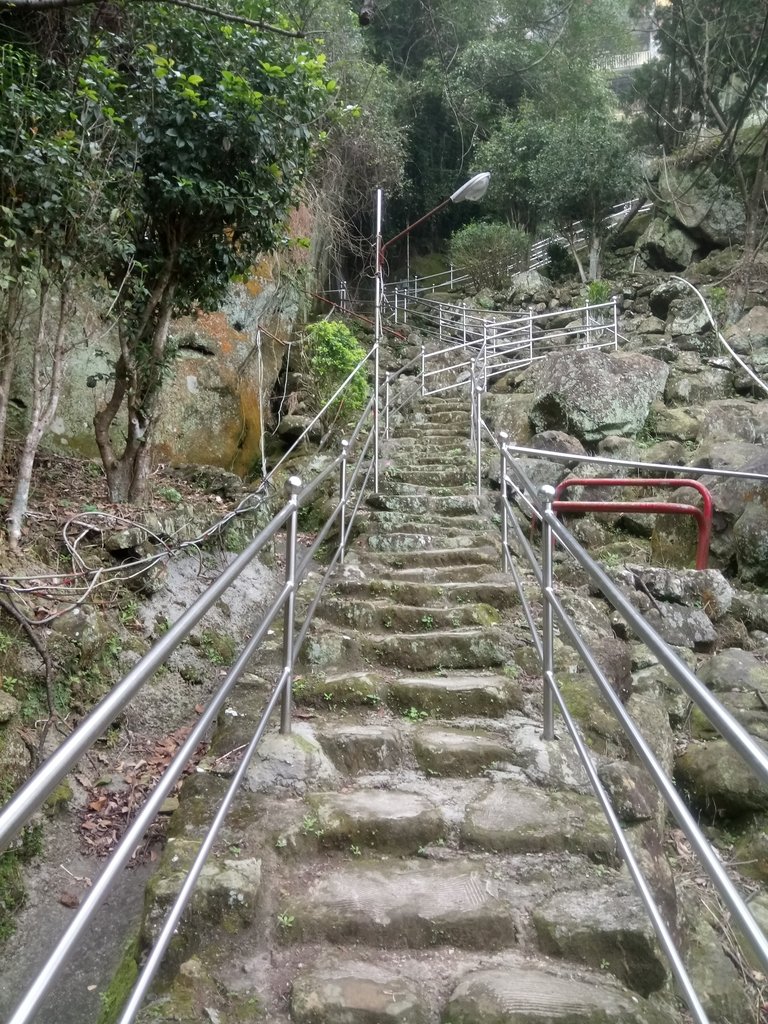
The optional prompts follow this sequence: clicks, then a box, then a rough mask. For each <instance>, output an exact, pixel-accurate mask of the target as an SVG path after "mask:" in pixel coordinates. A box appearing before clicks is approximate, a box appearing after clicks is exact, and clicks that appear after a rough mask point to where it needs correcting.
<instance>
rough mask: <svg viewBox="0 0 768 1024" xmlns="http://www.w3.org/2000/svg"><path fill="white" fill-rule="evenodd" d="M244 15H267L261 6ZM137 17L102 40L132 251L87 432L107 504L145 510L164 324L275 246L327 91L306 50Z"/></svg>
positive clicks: (158, 14) (122, 263)
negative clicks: (114, 343) (120, 435)
mask: <svg viewBox="0 0 768 1024" xmlns="http://www.w3.org/2000/svg"><path fill="white" fill-rule="evenodd" d="M248 10H249V12H250V14H251V15H252V16H256V15H257V14H263V15H264V16H265V17H266V15H267V14H268V13H271V12H268V10H267V8H266V6H264V5H262V4H260V3H256V2H252V3H249V4H248ZM132 13H133V16H134V20H133V21H132V22H131V23H130V25H129V26H128V27H127V28H128V30H127V31H124V33H123V35H122V36H120V37H116V36H111V37H109V36H104V37H103V45H104V48H105V52H106V56H105V59H107V60H109V62H110V67H111V68H112V69H113V73H114V75H115V77H114V79H112V80H111V81H110V82H109V83H107V84H108V89H109V92H110V96H111V98H112V101H113V104H114V106H115V108H116V109H118V110H119V116H120V118H121V119H122V124H123V132H122V139H121V149H120V152H119V153H118V154H117V157H116V159H119V160H120V161H122V163H123V165H124V166H125V167H126V168H127V169H128V170H129V171H130V173H131V174H132V175H133V177H134V179H135V181H136V189H135V192H134V193H133V196H132V202H131V204H130V206H129V207H128V208H124V209H122V210H121V213H120V220H121V221H123V220H127V222H128V223H129V224H130V249H129V250H128V251H127V252H126V253H125V254H123V255H122V256H121V257H120V258H117V259H113V260H112V262H111V265H110V266H109V268H108V271H107V276H108V280H109V283H110V285H111V287H112V289H113V294H114V299H113V304H114V309H115V313H116V316H117V318H118V339H119V348H120V354H119V357H118V359H117V362H116V364H115V369H114V380H113V382H112V387H111V393H110V394H109V395H108V397H107V398H106V401H105V402H104V403H103V404H102V405H101V407H100V408H99V410H98V412H97V413H96V416H95V418H94V425H95V429H96V440H97V443H98V446H99V450H100V452H101V456H102V461H103V463H104V468H105V471H106V475H107V481H108V485H109V490H110V495H111V497H112V500H117V501H126V500H127V501H133V502H141V501H143V500H144V499H145V496H146V486H147V479H148V473H149V468H150V442H151V436H152V427H153V424H154V422H155V420H156V417H157V412H158V400H159V396H160V391H161V387H162V382H163V378H164V376H165V375H166V374H167V372H168V366H169V362H170V360H171V359H172V356H173V353H172V352H171V351H170V350H169V347H168V329H169V325H170V322H171V319H172V317H173V316H176V315H179V314H181V313H185V312H190V311H192V310H193V309H195V308H200V307H202V308H206V309H210V308H213V307H215V306H216V305H217V303H218V302H219V301H220V300H221V298H222V297H223V294H224V292H225V289H226V287H227V285H228V282H229V281H230V280H231V279H232V278H233V277H234V276H236V275H242V274H244V273H245V272H246V271H247V270H248V268H249V266H250V265H251V264H252V263H253V262H254V261H255V259H256V258H257V256H258V255H259V254H260V253H263V252H265V251H268V250H270V249H272V248H274V247H275V246H276V245H277V244H279V242H280V239H281V237H282V231H283V222H284V219H285V216H286V213H287V210H288V208H289V206H290V204H291V200H292V195H293V190H294V188H295V186H296V185H297V184H298V182H299V181H300V180H301V178H302V175H303V173H304V170H305V168H306V165H307V162H308V159H309V156H310V149H311V142H312V127H311V126H312V123H313V121H314V120H315V119H316V118H317V117H318V115H319V114H320V113H321V112H322V110H323V109H324V108H325V107H327V106H328V105H329V104H330V103H331V96H330V93H331V92H332V91H333V88H334V86H333V83H332V82H328V83H326V81H325V79H324V78H323V58H322V56H317V55H316V54H315V53H314V52H313V50H312V48H311V47H309V46H308V45H306V44H304V43H302V42H295V41H293V40H289V39H287V38H281V37H278V38H272V39H270V40H267V39H265V38H264V36H263V35H262V34H260V33H258V32H257V31H256V30H254V29H253V28H250V27H248V26H242V25H232V24H217V25H212V24H211V23H210V22H208V21H206V20H205V19H204V18H202V17H201V16H199V15H197V14H193V13H189V14H187V13H181V12H179V11H178V10H176V9H175V8H162V7H157V8H155V7H148V8H137V9H136V11H132ZM127 41H130V53H129V54H126V52H125V47H126V43H127ZM104 84H105V83H104V82H102V85H104ZM119 415H123V416H124V417H125V420H126V423H125V437H124V441H123V443H122V450H121V451H119V450H117V448H116V442H115V434H114V431H113V430H112V427H113V425H114V424H116V423H117V422H119V421H118V416H119Z"/></svg>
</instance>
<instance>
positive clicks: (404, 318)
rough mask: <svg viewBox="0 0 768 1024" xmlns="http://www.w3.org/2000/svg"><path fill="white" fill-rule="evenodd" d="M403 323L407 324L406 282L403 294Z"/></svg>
mask: <svg viewBox="0 0 768 1024" xmlns="http://www.w3.org/2000/svg"><path fill="white" fill-rule="evenodd" d="M403 323H404V324H407V323H408V282H407V281H406V282H405V291H404V292H403Z"/></svg>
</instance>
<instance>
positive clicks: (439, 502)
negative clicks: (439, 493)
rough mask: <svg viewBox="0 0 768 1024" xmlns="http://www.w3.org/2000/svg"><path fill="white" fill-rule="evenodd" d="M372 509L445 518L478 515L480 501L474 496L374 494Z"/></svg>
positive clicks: (370, 505)
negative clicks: (432, 496)
mask: <svg viewBox="0 0 768 1024" xmlns="http://www.w3.org/2000/svg"><path fill="white" fill-rule="evenodd" d="M368 505H369V507H370V508H374V509H378V510H380V511H382V512H406V513H408V514H410V515H415V516H418V517H419V518H422V517H424V516H429V515H431V514H433V513H434V514H435V515H444V516H468V515H476V514H477V512H478V509H479V501H478V499H477V498H476V497H475V496H473V495H456V496H455V497H443V498H430V497H429V496H426V495H403V494H372V495H370V497H369V498H368Z"/></svg>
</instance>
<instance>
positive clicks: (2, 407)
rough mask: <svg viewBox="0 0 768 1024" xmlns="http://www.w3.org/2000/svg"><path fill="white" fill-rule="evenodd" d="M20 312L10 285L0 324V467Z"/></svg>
mask: <svg viewBox="0 0 768 1024" xmlns="http://www.w3.org/2000/svg"><path fill="white" fill-rule="evenodd" d="M20 312H21V301H20V295H19V287H18V286H17V285H15V284H11V285H10V286H9V288H8V293H7V298H6V302H5V310H4V313H5V322H4V323H2V324H0V465H2V462H3V459H4V457H5V432H6V429H7V426H8V407H9V404H10V401H11V385H12V384H13V375H14V372H15V370H16V348H17V341H16V339H15V337H14V334H15V332H16V331H17V329H18V326H19V324H18V321H19V318H20Z"/></svg>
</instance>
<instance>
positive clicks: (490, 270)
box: [451, 221, 530, 291]
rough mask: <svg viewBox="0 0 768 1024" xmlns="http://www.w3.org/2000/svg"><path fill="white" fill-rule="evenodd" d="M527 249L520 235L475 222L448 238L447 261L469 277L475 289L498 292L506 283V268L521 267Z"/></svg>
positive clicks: (527, 243)
mask: <svg viewBox="0 0 768 1024" xmlns="http://www.w3.org/2000/svg"><path fill="white" fill-rule="evenodd" d="M529 248H530V240H529V238H528V235H526V233H525V232H524V231H519V230H518V229H517V228H512V227H510V226H509V225H508V224H501V223H498V222H494V223H490V224H485V223H482V222H480V221H475V222H474V223H472V224H467V226H466V227H463V228H461V229H460V230H459V231H457V232H456V233H455V234H454V235H453V237H452V238H451V261H452V262H453V263H454V264H455V265H456V266H457V267H461V269H462V270H464V271H465V272H466V273H467V274H469V276H470V278H471V279H472V283H473V284H474V285H475V287H476V288H493V289H495V290H497V291H498V290H499V289H501V288H504V287H505V286H506V285H507V284H508V283H509V274H510V270H509V268H510V265H512V264H515V263H523V264H524V263H525V261H526V260H527V257H528V250H529Z"/></svg>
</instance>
